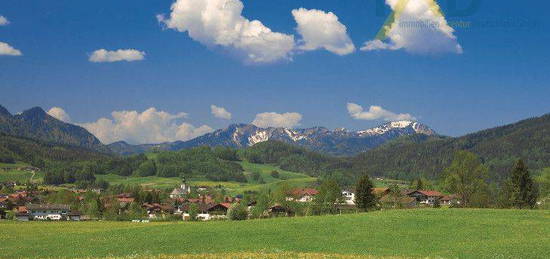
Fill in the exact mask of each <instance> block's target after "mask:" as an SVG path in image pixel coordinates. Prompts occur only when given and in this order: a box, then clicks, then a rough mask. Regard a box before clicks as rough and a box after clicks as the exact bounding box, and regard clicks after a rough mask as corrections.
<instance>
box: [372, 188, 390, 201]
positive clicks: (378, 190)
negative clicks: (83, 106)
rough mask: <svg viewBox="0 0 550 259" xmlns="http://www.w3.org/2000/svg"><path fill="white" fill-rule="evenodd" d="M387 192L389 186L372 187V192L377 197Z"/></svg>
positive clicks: (388, 191)
mask: <svg viewBox="0 0 550 259" xmlns="http://www.w3.org/2000/svg"><path fill="white" fill-rule="evenodd" d="M388 193H390V188H388V187H378V188H372V194H374V195H375V196H376V197H378V198H380V197H383V196H384V195H386V194H388Z"/></svg>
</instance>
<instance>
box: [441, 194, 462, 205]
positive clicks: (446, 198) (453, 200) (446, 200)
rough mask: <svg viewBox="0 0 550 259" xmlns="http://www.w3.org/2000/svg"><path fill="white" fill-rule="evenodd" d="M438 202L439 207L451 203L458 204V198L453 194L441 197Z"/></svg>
mask: <svg viewBox="0 0 550 259" xmlns="http://www.w3.org/2000/svg"><path fill="white" fill-rule="evenodd" d="M439 202H440V203H441V205H451V204H452V203H456V204H460V201H459V200H458V197H457V196H456V195H454V194H451V195H445V196H443V197H441V199H439Z"/></svg>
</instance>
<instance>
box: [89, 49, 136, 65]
mask: <svg viewBox="0 0 550 259" xmlns="http://www.w3.org/2000/svg"><path fill="white" fill-rule="evenodd" d="M144 58H145V52H143V51H139V50H135V49H119V50H106V49H98V50H96V51H94V52H93V53H92V55H90V58H89V61H90V62H118V61H128V62H131V61H138V60H143V59H144Z"/></svg>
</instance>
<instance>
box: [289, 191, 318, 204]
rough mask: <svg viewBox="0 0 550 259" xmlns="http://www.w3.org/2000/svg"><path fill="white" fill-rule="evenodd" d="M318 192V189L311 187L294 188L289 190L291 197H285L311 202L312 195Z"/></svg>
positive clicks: (291, 199)
mask: <svg viewBox="0 0 550 259" xmlns="http://www.w3.org/2000/svg"><path fill="white" fill-rule="evenodd" d="M317 194H319V191H317V190H315V189H311V188H301V189H294V190H293V191H292V192H291V197H287V198H286V199H287V201H297V202H311V201H313V197H314V196H315V195H317Z"/></svg>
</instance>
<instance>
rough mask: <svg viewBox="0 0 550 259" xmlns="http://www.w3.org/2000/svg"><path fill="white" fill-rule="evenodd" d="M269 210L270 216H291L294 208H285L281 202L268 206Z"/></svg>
mask: <svg viewBox="0 0 550 259" xmlns="http://www.w3.org/2000/svg"><path fill="white" fill-rule="evenodd" d="M267 212H268V213H269V215H270V216H291V215H292V214H293V213H292V210H290V209H289V208H285V207H283V206H281V205H280V204H275V205H273V206H271V207H269V208H268V210H267Z"/></svg>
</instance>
